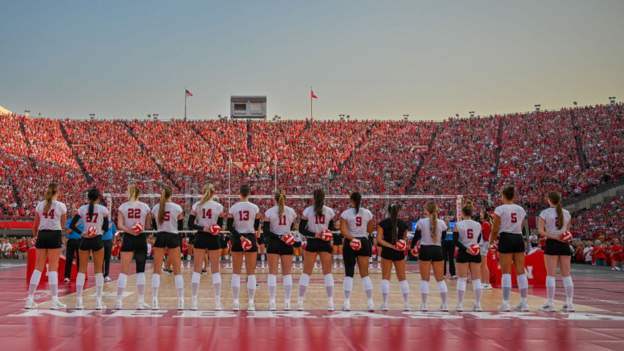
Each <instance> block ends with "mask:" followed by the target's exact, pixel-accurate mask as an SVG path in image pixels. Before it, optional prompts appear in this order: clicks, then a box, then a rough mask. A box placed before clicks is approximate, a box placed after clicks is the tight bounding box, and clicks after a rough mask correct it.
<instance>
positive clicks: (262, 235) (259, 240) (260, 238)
mask: <svg viewBox="0 0 624 351" xmlns="http://www.w3.org/2000/svg"><path fill="white" fill-rule="evenodd" d="M266 243H267V240H266V238H265V237H264V234H261V235H260V237H259V238H258V245H264V244H266Z"/></svg>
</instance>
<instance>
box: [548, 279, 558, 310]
mask: <svg viewBox="0 0 624 351" xmlns="http://www.w3.org/2000/svg"><path fill="white" fill-rule="evenodd" d="M556 286H557V280H556V279H555V277H553V276H550V275H549V276H547V277H546V303H548V304H551V305H552V304H553V302H554V300H555V289H556Z"/></svg>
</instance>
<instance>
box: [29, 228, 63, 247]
mask: <svg viewBox="0 0 624 351" xmlns="http://www.w3.org/2000/svg"><path fill="white" fill-rule="evenodd" d="M61 246H63V233H62V232H61V231H60V230H40V231H39V233H38V234H37V241H36V242H35V247H36V248H38V249H60V248H61Z"/></svg>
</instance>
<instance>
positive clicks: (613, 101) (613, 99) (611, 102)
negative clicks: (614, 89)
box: [609, 96, 615, 105]
mask: <svg viewBox="0 0 624 351" xmlns="http://www.w3.org/2000/svg"><path fill="white" fill-rule="evenodd" d="M609 103H610V104H611V105H615V96H609Z"/></svg>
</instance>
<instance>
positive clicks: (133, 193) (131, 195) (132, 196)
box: [128, 184, 141, 201]
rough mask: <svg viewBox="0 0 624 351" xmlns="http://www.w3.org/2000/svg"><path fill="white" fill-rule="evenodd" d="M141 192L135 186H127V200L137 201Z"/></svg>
mask: <svg viewBox="0 0 624 351" xmlns="http://www.w3.org/2000/svg"><path fill="white" fill-rule="evenodd" d="M140 194H141V191H140V190H139V188H138V187H137V186H136V185H135V184H130V185H128V200H130V201H137V200H138V199H139V195H140Z"/></svg>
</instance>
